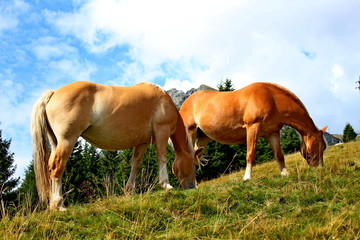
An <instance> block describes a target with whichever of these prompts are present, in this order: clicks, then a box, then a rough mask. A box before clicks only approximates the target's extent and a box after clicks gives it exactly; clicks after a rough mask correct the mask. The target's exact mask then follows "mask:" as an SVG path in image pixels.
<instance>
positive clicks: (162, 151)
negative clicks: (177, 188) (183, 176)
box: [156, 141, 173, 190]
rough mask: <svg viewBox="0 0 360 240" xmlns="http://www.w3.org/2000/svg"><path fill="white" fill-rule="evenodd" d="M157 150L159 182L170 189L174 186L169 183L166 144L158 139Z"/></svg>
mask: <svg viewBox="0 0 360 240" xmlns="http://www.w3.org/2000/svg"><path fill="white" fill-rule="evenodd" d="M156 150H157V156H158V161H159V184H160V186H161V187H162V188H164V189H166V190H170V189H172V188H173V187H172V186H171V185H170V183H169V175H168V172H167V166H166V163H167V160H166V144H164V143H162V142H158V141H156Z"/></svg>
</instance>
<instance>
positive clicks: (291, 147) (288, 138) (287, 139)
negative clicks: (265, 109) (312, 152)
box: [280, 125, 301, 154]
mask: <svg viewBox="0 0 360 240" xmlns="http://www.w3.org/2000/svg"><path fill="white" fill-rule="evenodd" d="M280 143H281V149H282V151H283V152H284V153H285V154H289V153H293V152H296V151H299V150H300V143H301V140H300V138H299V135H298V134H297V133H296V131H295V129H293V128H292V127H289V126H286V125H285V126H284V127H283V128H282V129H281V131H280Z"/></svg>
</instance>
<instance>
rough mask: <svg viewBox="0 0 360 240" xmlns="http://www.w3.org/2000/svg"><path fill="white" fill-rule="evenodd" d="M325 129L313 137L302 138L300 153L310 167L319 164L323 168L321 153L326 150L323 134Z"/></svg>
mask: <svg viewBox="0 0 360 240" xmlns="http://www.w3.org/2000/svg"><path fill="white" fill-rule="evenodd" d="M326 128H327V127H324V128H323V129H321V130H319V131H318V132H317V133H316V134H314V135H308V136H303V141H302V143H301V146H300V152H301V155H302V156H303V157H304V158H305V159H306V161H307V163H308V164H309V165H310V166H311V167H316V166H318V165H319V164H320V165H321V166H324V160H323V153H324V150H325V149H326V142H325V139H324V133H325V131H326Z"/></svg>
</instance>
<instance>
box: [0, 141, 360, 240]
mask: <svg viewBox="0 0 360 240" xmlns="http://www.w3.org/2000/svg"><path fill="white" fill-rule="evenodd" d="M286 161H287V164H288V168H289V170H290V176H289V177H281V176H279V172H278V169H277V166H276V163H275V162H274V161H273V162H269V163H265V164H261V165H257V166H255V168H254V172H253V179H252V180H251V181H249V182H243V181H242V180H241V178H242V175H243V172H238V173H234V174H231V175H227V176H224V177H222V178H219V179H216V180H213V181H209V182H204V183H202V184H200V187H199V188H198V189H194V190H187V191H181V190H175V191H171V192H165V191H157V192H152V193H148V194H143V195H136V196H126V197H123V196H121V197H113V198H110V199H105V200H102V201H98V202H95V203H92V204H86V205H77V206H70V207H69V209H68V211H67V212H49V211H42V212H38V213H30V214H27V215H26V216H23V215H22V213H19V214H18V215H19V216H17V217H14V218H11V219H10V218H5V219H3V220H1V222H0V238H2V239H60V238H61V239H85V238H87V239H124V238H129V239H197V238H199V239H360V142H352V143H347V144H343V145H338V146H333V147H330V148H329V149H328V150H327V151H326V154H325V164H326V167H325V168H323V169H314V168H309V167H308V166H307V164H306V162H305V160H304V159H302V158H301V156H300V155H299V154H294V155H290V156H287V158H286Z"/></svg>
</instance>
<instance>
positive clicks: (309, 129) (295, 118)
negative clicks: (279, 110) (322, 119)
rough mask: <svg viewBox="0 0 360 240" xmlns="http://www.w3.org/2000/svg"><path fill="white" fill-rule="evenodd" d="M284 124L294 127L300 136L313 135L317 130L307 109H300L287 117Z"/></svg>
mask: <svg viewBox="0 0 360 240" xmlns="http://www.w3.org/2000/svg"><path fill="white" fill-rule="evenodd" d="M285 124H286V125H289V126H291V127H293V128H295V129H296V130H297V131H298V132H299V133H300V134H301V136H307V135H314V134H315V133H316V132H317V131H318V129H317V127H316V126H315V124H314V122H313V120H312V119H311V117H310V116H309V114H308V113H307V111H301V112H298V113H296V114H293V115H291V116H289V117H287V118H286V121H285Z"/></svg>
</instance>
